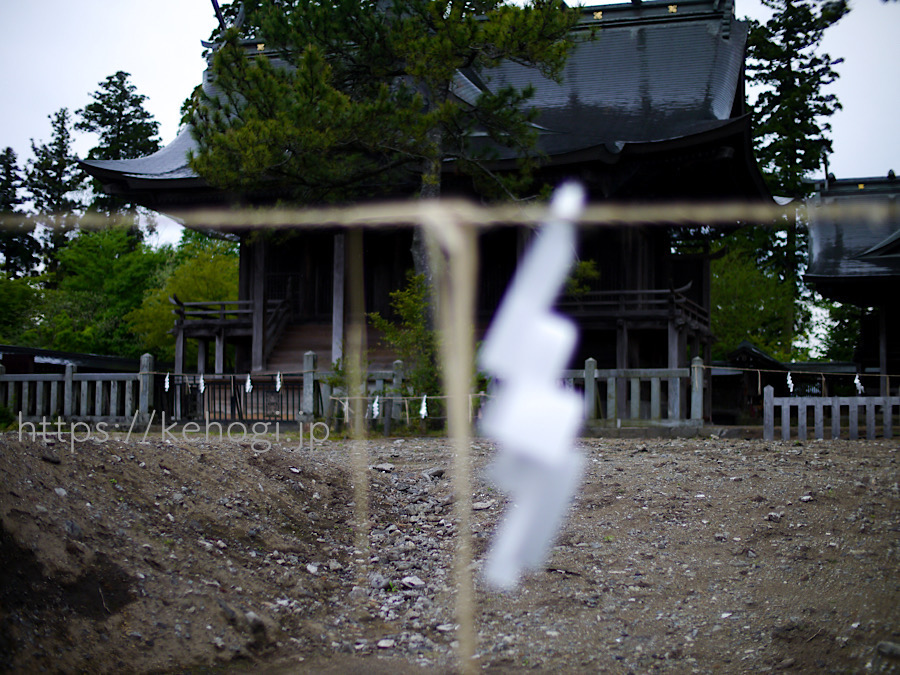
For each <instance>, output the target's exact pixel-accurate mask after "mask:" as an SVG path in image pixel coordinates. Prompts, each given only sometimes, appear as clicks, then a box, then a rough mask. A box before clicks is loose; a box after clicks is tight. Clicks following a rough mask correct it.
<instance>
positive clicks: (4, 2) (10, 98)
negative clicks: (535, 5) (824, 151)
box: [0, 0, 900, 178]
mask: <svg viewBox="0 0 900 675" xmlns="http://www.w3.org/2000/svg"><path fill="white" fill-rule="evenodd" d="M221 4H223V5H224V4H228V3H227V0H222V3H221ZM591 4H594V3H591ZM597 4H601V3H597ZM851 7H852V11H851V12H850V14H849V15H848V16H846V17H845V18H844V19H843V20H842V21H841V22H840V23H839V24H838V25H837V26H836V27H834V28H832V29H831V31H830V33H829V34H828V35H827V37H826V41H825V45H824V48H825V50H826V51H827V52H829V53H830V54H831V55H832V56H833V57H837V56H843V57H844V59H845V62H844V63H843V64H841V65H840V66H838V70H839V72H840V74H841V78H840V79H839V80H838V81H837V83H835V85H834V86H833V87H832V91H833V92H834V93H835V94H837V96H838V98H839V99H840V100H841V102H842V104H843V106H844V109H843V110H841V111H839V112H838V113H837V114H836V115H835V116H834V117H832V138H833V140H834V153H833V155H832V156H831V159H830V162H831V164H830V169H831V171H832V172H833V173H834V174H835V175H836V176H837V177H839V178H850V177H867V176H883V175H886V174H887V171H888V169H891V168H893V169H894V170H895V171H900V125H898V123H897V119H898V111H900V39H898V38H897V34H898V31H900V2H897V1H891V2H886V3H885V2H882V1H881V0H851ZM736 13H737V15H738V16H739V17H743V16H746V15H751V16H754V17H757V18H764V17H766V16H767V10H766V9H765V8H764V7H762V5H761V3H760V2H759V0H736ZM215 25H216V19H215V15H214V13H213V10H212V4H211V2H210V0H78V1H77V2H75V1H73V0H0V26H2V27H3V38H2V40H0V63H2V68H0V92H2V93H3V100H2V103H0V148H5V147H7V146H10V147H12V148H13V150H15V152H16V154H17V155H18V159H19V165H20V166H24V164H25V162H26V161H27V159H28V158H29V157H30V156H31V146H30V140H31V139H34V140H35V141H36V142H38V143H41V142H47V141H49V139H50V121H49V119H48V115H51V114H52V113H54V112H56V111H57V110H58V109H59V108H61V107H68V108H69V109H70V110H71V111H72V112H74V111H75V110H77V109H79V108H82V107H84V106H85V105H86V104H88V103H90V101H91V98H90V94H91V93H92V92H94V91H96V89H97V88H98V86H99V84H100V82H101V81H103V80H104V79H106V77H107V76H108V75H112V74H113V73H115V72H116V71H117V70H124V71H125V72H128V73H130V74H131V82H132V83H133V84H134V85H135V86H136V87H137V91H138V93H141V94H144V95H146V96H147V97H148V100H147V101H146V107H147V110H149V112H150V113H152V114H153V116H154V117H155V118H156V119H157V120H158V121H159V122H160V132H161V136H162V140H163V143H168V142H170V141H171V140H172V139H173V138H174V137H175V134H176V132H177V130H178V123H179V116H180V115H179V111H180V108H181V104H182V102H183V101H184V100H185V98H187V97H188V95H189V94H190V93H191V91H192V89H193V88H194V86H195V85H197V84H198V83H199V82H200V80H201V76H202V73H203V69H204V67H205V62H204V60H203V59H202V57H201V52H202V47H201V45H200V40H202V39H206V38H208V37H209V34H210V32H211V31H212V29H213V28H214V27H215ZM95 142H96V138H95V137H94V136H93V135H79V137H78V138H77V139H76V144H75V150H76V153H77V154H79V155H84V154H86V153H87V151H88V149H90V148H91V147H93V145H94V144H95Z"/></svg>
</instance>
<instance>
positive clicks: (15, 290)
mask: <svg viewBox="0 0 900 675" xmlns="http://www.w3.org/2000/svg"><path fill="white" fill-rule="evenodd" d="M40 297H41V291H40V290H39V289H38V288H36V283H35V280H34V279H33V278H29V277H25V278H21V279H10V278H7V277H5V276H0V343H2V344H13V345H14V344H20V343H21V342H22V341H23V338H22V336H23V334H24V333H26V332H27V331H28V329H29V328H30V326H31V324H32V321H33V320H34V315H35V308H36V307H37V305H38V304H39V301H40Z"/></svg>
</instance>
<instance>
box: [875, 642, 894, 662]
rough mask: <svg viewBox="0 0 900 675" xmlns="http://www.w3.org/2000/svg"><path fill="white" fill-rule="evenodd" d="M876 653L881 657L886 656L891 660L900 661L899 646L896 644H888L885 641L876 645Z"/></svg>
mask: <svg viewBox="0 0 900 675" xmlns="http://www.w3.org/2000/svg"><path fill="white" fill-rule="evenodd" d="M877 649H878V653H879V654H881V655H882V656H888V657H890V658H892V659H900V644H898V643H896V642H888V641H887V640H885V641H883V642H879V643H878V647H877Z"/></svg>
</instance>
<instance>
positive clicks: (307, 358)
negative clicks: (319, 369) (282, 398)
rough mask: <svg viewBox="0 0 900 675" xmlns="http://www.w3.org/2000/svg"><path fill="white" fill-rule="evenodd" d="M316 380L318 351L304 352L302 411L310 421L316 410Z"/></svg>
mask: <svg viewBox="0 0 900 675" xmlns="http://www.w3.org/2000/svg"><path fill="white" fill-rule="evenodd" d="M315 381H316V353H315V352H313V351H309V352H306V353H305V354H303V404H302V406H301V413H302V414H303V415H304V417H305V418H306V419H307V420H308V421H310V422H311V421H312V419H313V417H314V416H315V412H316V411H315V407H316V397H315Z"/></svg>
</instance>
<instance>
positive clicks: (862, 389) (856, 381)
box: [853, 373, 866, 396]
mask: <svg viewBox="0 0 900 675" xmlns="http://www.w3.org/2000/svg"><path fill="white" fill-rule="evenodd" d="M853 384H855V385H856V393H857V394H859V395H860V396H862V395H863V394H864V393H865V391H866V389H865V387H863V386H862V382H860V381H859V373H857V374H856V377H854V378H853Z"/></svg>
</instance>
